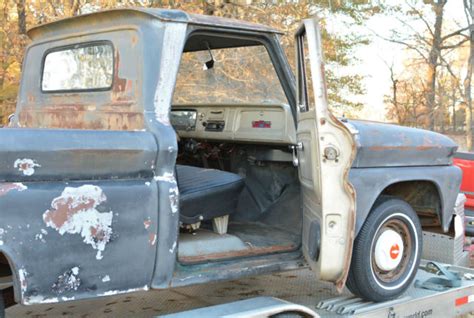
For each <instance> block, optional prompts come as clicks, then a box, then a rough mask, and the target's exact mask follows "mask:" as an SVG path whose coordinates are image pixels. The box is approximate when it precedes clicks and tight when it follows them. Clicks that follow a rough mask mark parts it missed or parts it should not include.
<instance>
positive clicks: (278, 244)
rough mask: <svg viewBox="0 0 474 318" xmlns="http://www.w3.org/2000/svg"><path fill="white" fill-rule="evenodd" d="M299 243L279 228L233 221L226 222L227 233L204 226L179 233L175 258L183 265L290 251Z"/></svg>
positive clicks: (292, 235) (290, 234)
mask: <svg viewBox="0 0 474 318" xmlns="http://www.w3.org/2000/svg"><path fill="white" fill-rule="evenodd" d="M299 245H300V238H299V236H298V235H296V234H295V233H292V232H290V231H287V230H285V229H283V228H281V227H278V226H272V225H267V224H264V223H260V222H235V223H230V224H229V230H228V233H227V234H223V235H219V234H217V233H214V232H213V231H212V230H210V229H206V228H203V229H199V230H197V231H195V232H194V233H181V234H180V238H179V245H178V260H179V261H180V262H181V263H184V264H196V263H203V262H209V261H218V260H226V259H232V258H238V257H248V256H255V255H262V254H271V253H281V252H289V251H293V250H296V249H297V248H298V247H299Z"/></svg>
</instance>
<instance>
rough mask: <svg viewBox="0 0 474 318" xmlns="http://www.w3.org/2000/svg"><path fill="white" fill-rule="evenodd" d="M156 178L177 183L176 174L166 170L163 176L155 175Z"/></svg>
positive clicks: (156, 179)
mask: <svg viewBox="0 0 474 318" xmlns="http://www.w3.org/2000/svg"><path fill="white" fill-rule="evenodd" d="M154 179H155V181H163V182H170V183H173V184H176V178H175V177H174V174H173V173H170V172H165V173H164V174H163V175H161V176H155V177H154Z"/></svg>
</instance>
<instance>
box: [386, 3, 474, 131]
mask: <svg viewBox="0 0 474 318" xmlns="http://www.w3.org/2000/svg"><path fill="white" fill-rule="evenodd" d="M447 1H448V0H425V1H423V4H416V3H415V4H412V3H410V2H409V1H408V0H407V1H406V2H405V6H406V7H407V8H408V9H407V10H402V9H400V8H398V9H397V11H398V12H403V13H404V14H406V15H407V16H408V17H410V18H414V19H415V20H417V21H419V22H421V23H422V24H423V25H424V30H422V31H419V30H417V29H415V28H414V27H413V26H412V25H411V23H410V22H409V21H407V20H405V19H399V21H400V22H401V24H402V25H403V26H405V27H406V28H407V29H408V30H409V31H410V32H408V33H405V32H398V31H396V30H394V31H393V32H392V36H391V37H390V38H388V39H387V40H388V41H391V42H393V43H398V44H400V45H403V46H404V47H406V48H407V49H409V50H411V51H413V52H415V53H416V54H417V56H418V57H419V58H420V59H421V61H422V62H423V63H425V64H426V68H425V77H424V83H425V88H426V89H425V94H424V101H425V105H426V107H427V110H428V112H427V122H428V125H427V128H429V129H431V130H435V127H436V121H435V114H436V80H437V72H438V68H439V67H440V66H441V65H444V57H443V52H451V51H452V50H453V49H456V48H459V47H460V46H461V45H463V43H465V42H466V41H467V40H468V37H467V35H466V34H465V33H466V31H467V29H468V28H467V27H465V28H459V29H457V30H454V31H452V32H449V33H447V34H445V29H444V28H443V16H444V7H445V5H446V3H447ZM426 6H429V8H430V11H431V14H432V15H433V18H432V21H430V19H429V18H428V17H427V15H428V14H427V13H426V9H427V8H426Z"/></svg>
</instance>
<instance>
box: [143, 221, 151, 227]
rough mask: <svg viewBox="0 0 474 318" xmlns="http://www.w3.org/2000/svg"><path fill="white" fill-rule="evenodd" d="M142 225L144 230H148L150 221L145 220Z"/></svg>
mask: <svg viewBox="0 0 474 318" xmlns="http://www.w3.org/2000/svg"><path fill="white" fill-rule="evenodd" d="M143 225H144V226H145V229H148V228H149V227H150V226H151V220H146V221H145V222H143Z"/></svg>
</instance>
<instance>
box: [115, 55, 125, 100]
mask: <svg viewBox="0 0 474 318" xmlns="http://www.w3.org/2000/svg"><path fill="white" fill-rule="evenodd" d="M119 70H120V54H119V53H118V51H117V52H116V54H115V66H114V81H113V83H114V88H113V91H114V93H119V92H123V91H125V87H126V85H127V79H125V78H120V77H119V74H118V73H119Z"/></svg>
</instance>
